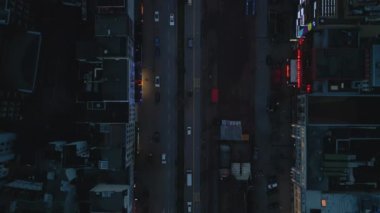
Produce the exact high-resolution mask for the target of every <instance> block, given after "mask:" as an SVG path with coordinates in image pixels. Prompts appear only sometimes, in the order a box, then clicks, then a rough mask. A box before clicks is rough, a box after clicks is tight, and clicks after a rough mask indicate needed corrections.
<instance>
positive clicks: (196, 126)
mask: <svg viewBox="0 0 380 213" xmlns="http://www.w3.org/2000/svg"><path fill="white" fill-rule="evenodd" d="M201 6H202V5H201V1H200V0H192V1H191V4H189V1H188V2H185V39H184V41H185V44H184V46H185V69H186V73H185V92H186V93H188V92H192V97H189V96H188V95H187V94H185V98H186V99H187V100H185V104H186V105H185V127H186V130H187V128H188V127H191V129H192V132H191V135H188V133H187V131H185V134H186V137H185V144H184V149H185V151H184V153H185V158H184V159H185V160H184V164H185V165H184V170H185V173H186V171H187V170H191V171H192V186H190V187H189V186H186V184H185V186H184V187H185V189H184V193H185V195H184V199H185V212H188V209H187V207H188V206H187V202H192V212H200V210H201V203H200V201H201V200H200V155H201V153H200V152H201V150H200V144H201V136H200V135H201V118H200V113H201V111H200V110H201V109H200V106H201V103H200V100H201V93H200V86H201V73H200V71H201V54H200V53H201V49H200V48H201V47H200V39H201V38H200V36H201V35H200V31H201V29H200V24H201ZM190 43H192V44H190ZM184 175H186V174H184Z"/></svg>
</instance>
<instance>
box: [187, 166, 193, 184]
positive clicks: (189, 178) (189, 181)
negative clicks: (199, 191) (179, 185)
mask: <svg viewBox="0 0 380 213" xmlns="http://www.w3.org/2000/svg"><path fill="white" fill-rule="evenodd" d="M192 185H193V173H192V171H191V170H187V171H186V186H192Z"/></svg>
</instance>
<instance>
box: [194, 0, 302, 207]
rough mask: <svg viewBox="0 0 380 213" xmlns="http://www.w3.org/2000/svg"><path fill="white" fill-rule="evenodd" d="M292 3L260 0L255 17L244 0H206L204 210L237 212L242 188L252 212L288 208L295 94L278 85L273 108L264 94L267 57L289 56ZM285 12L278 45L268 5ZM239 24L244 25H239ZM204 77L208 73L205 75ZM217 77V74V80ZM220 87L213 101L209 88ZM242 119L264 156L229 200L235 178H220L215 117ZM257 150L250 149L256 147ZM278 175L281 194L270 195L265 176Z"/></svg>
mask: <svg viewBox="0 0 380 213" xmlns="http://www.w3.org/2000/svg"><path fill="white" fill-rule="evenodd" d="M291 2H292V1H290V0H289V1H281V2H280V3H279V5H275V6H274V7H273V5H272V6H271V7H269V5H268V2H267V1H265V0H257V1H256V15H255V16H249V17H247V16H244V2H230V1H223V0H209V1H207V2H204V8H205V19H204V20H203V21H204V24H203V26H202V29H204V36H203V38H202V39H203V43H204V44H205V46H204V49H202V57H203V59H204V63H203V67H202V70H203V75H204V77H203V78H202V79H204V81H202V86H203V85H205V86H204V88H202V91H203V93H204V94H203V97H202V100H203V102H202V106H203V107H204V109H205V111H204V112H203V113H202V114H203V115H204V116H203V117H202V119H203V121H204V122H203V123H202V124H203V127H202V128H203V129H204V132H203V134H204V135H206V139H205V140H206V141H207V143H206V145H205V147H203V146H202V151H203V148H204V152H203V153H205V154H203V155H202V157H203V156H205V162H207V163H205V164H202V172H203V173H204V174H205V175H204V176H202V177H203V179H202V181H203V186H202V189H205V191H204V192H203V193H202V194H201V197H202V200H207V206H206V207H205V209H206V210H203V209H202V210H203V212H218V213H219V212H234V211H236V208H234V205H236V204H237V203H238V202H237V201H236V200H235V199H240V197H239V196H238V194H244V198H245V199H246V202H247V205H246V206H247V212H260V213H261V212H291V206H290V205H291V200H290V198H291V197H292V196H291V195H292V194H291V190H290V186H291V183H290V176H289V172H290V167H291V165H292V161H293V159H292V157H289V156H292V151H293V147H292V144H291V141H290V136H289V134H290V127H289V126H290V125H289V124H290V117H291V116H290V114H291V113H289V112H290V109H291V105H290V101H289V100H290V98H291V92H290V91H289V90H288V88H286V87H281V88H280V91H278V92H279V94H280V106H279V108H278V110H277V111H276V112H273V113H268V112H267V110H266V104H267V97H268V95H269V94H270V93H271V92H272V87H271V80H270V78H271V73H270V72H272V71H273V70H272V69H271V67H268V66H267V65H266V56H267V55H268V54H270V55H272V56H273V59H274V61H276V62H283V61H284V60H285V59H286V58H287V57H289V56H290V55H291V51H290V43H289V42H288V39H289V38H290V37H291V35H292V34H293V33H292V32H293V31H294V29H293V28H294V27H293V26H292V24H293V22H294V18H293V17H292V15H296V14H290V13H291V12H292V11H291V8H290V7H291V6H290V5H291V4H289V3H291ZM270 9H271V11H272V13H276V12H278V13H282V15H283V17H289V20H285V21H284V22H282V23H277V24H279V25H281V24H282V25H284V26H285V27H284V28H283V31H281V36H280V39H277V40H276V42H275V43H273V39H272V34H268V32H269V31H271V30H269V28H268V27H269V26H268V24H271V25H272V23H273V20H268V18H269V17H270V16H268V11H269V10H270ZM236 23H239V24H236ZM206 79H208V80H207V81H206ZM215 79H217V80H216V81H215ZM217 84H219V85H222V86H219V88H220V103H219V104H218V105H211V104H210V103H209V92H210V89H211V88H212V87H213V86H217ZM221 118H223V119H239V120H242V122H243V126H244V129H245V130H246V131H248V132H250V133H251V134H252V136H253V137H254V140H253V141H254V143H255V145H256V146H257V147H258V148H259V150H260V151H259V158H258V159H257V160H255V161H253V162H252V168H253V176H256V178H254V180H253V185H251V186H248V187H247V186H245V188H244V184H240V185H239V184H236V187H239V186H241V188H240V189H239V190H240V191H239V190H238V191H237V192H234V193H236V195H235V196H232V197H230V198H229V199H230V200H229V201H228V202H226V201H224V200H223V199H225V198H224V197H222V196H224V195H223V191H224V190H225V189H228V188H229V187H230V184H232V183H220V182H219V178H218V152H217V150H218V148H217V147H218V142H217V138H218V137H217V132H218V127H217V125H216V124H215V121H216V120H218V119H221ZM251 151H253V150H251ZM259 171H260V172H259ZM271 175H276V176H277V178H278V181H279V190H278V193H275V194H274V195H271V196H267V190H266V184H267V178H268V176H271ZM272 202H278V203H279V204H280V207H279V208H278V209H273V210H269V209H268V207H267V205H268V204H269V203H272Z"/></svg>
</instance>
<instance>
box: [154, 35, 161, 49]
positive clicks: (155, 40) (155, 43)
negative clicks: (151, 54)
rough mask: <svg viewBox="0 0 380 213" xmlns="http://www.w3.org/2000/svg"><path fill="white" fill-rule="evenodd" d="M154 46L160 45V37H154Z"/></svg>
mask: <svg viewBox="0 0 380 213" xmlns="http://www.w3.org/2000/svg"><path fill="white" fill-rule="evenodd" d="M154 46H155V47H160V38H159V37H158V36H156V37H154Z"/></svg>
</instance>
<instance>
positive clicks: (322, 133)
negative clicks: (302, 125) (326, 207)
mask: <svg viewBox="0 0 380 213" xmlns="http://www.w3.org/2000/svg"><path fill="white" fill-rule="evenodd" d="M307 135H308V137H307V189H308V190H321V191H335V192H337V191H351V192H352V191H369V190H372V191H380V186H378V183H379V182H380V178H379V177H380V171H379V168H378V167H379V166H378V162H379V160H380V159H379V158H378V157H377V156H379V151H378V150H380V132H379V131H378V130H373V129H360V128H359V129H358V128H347V127H346V128H344V127H327V126H324V127H316V126H309V127H308V129H307Z"/></svg>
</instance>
